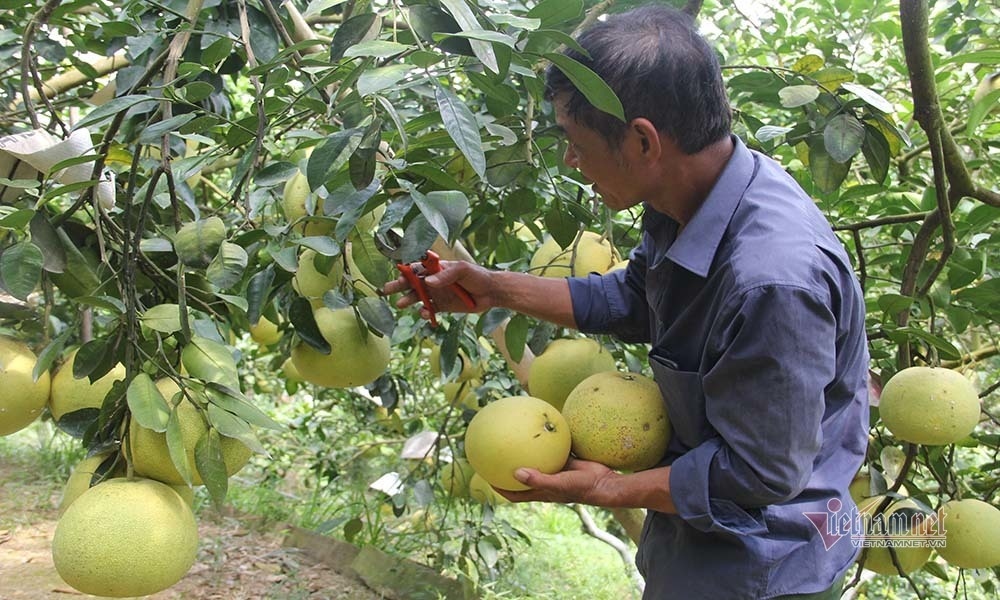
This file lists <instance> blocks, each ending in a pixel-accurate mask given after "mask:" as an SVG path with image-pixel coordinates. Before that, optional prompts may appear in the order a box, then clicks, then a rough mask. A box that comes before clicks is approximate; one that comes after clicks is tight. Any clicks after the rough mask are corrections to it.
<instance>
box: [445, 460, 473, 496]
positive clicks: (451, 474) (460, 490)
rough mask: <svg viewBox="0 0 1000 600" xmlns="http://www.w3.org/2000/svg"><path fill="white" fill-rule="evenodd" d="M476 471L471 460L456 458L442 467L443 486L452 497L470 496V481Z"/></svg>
mask: <svg viewBox="0 0 1000 600" xmlns="http://www.w3.org/2000/svg"><path fill="white" fill-rule="evenodd" d="M475 473H476V472H475V471H474V470H473V469H472V465H470V464H469V461H467V460H465V459H461V458H459V459H457V460H454V461H452V462H450V463H448V464H446V465H445V466H444V467H442V468H441V487H442V488H444V491H445V493H447V494H448V495H449V496H451V497H452V498H468V497H469V481H470V480H471V479H472V476H473V475H475Z"/></svg>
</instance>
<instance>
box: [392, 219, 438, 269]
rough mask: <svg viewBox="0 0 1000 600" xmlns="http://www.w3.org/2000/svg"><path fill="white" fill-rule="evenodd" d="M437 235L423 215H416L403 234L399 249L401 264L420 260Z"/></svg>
mask: <svg viewBox="0 0 1000 600" xmlns="http://www.w3.org/2000/svg"><path fill="white" fill-rule="evenodd" d="M437 237H438V233H437V231H436V230H435V229H434V227H433V226H432V225H431V224H430V222H429V221H428V220H427V217H425V216H424V215H422V214H421V215H417V217H416V218H414V219H413V220H412V221H410V224H409V225H407V226H406V230H405V231H404V232H403V243H402V245H401V246H400V248H399V257H400V260H401V262H404V263H409V262H416V261H418V260H420V257H421V256H423V255H424V253H425V252H427V250H429V249H430V247H431V245H432V244H433V243H434V241H435V240H436V239H437Z"/></svg>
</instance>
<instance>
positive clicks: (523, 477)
mask: <svg viewBox="0 0 1000 600" xmlns="http://www.w3.org/2000/svg"><path fill="white" fill-rule="evenodd" d="M514 477H515V478H516V479H517V480H518V481H520V482H521V483H523V484H525V485H528V486H531V488H532V489H530V490H525V491H523V492H511V491H508V490H499V489H498V490H497V493H499V494H500V495H502V496H503V497H504V498H507V499H508V500H510V501H511V502H559V503H562V504H568V503H572V502H578V503H581V504H590V505H592V506H604V507H613V506H615V500H616V498H615V494H614V491H613V490H614V481H615V480H616V479H617V478H618V477H620V475H619V474H618V473H616V472H614V471H613V470H611V469H609V468H608V467H606V466H604V465H602V464H601V463H596V462H592V461H589V460H580V459H576V458H570V459H569V462H567V463H566V466H565V467H563V470H562V471H559V472H558V473H553V474H551V475H549V474H546V473H542V472H541V471H536V470H535V469H528V468H520V469H518V470H517V471H516V472H515V473H514Z"/></svg>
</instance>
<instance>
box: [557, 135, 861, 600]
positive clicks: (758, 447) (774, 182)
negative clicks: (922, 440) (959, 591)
mask: <svg viewBox="0 0 1000 600" xmlns="http://www.w3.org/2000/svg"><path fill="white" fill-rule="evenodd" d="M733 139H734V145H735V148H734V152H733V155H732V157H731V158H730V160H729V162H728V164H727V166H726V167H725V169H724V171H723V173H722V175H721V176H720V178H719V180H718V181H717V182H716V184H715V186H714V187H713V189H712V191H711V193H710V194H709V195H708V197H707V198H706V199H705V201H704V203H703V204H702V205H701V206H700V207H699V208H698V210H697V212H696V213H695V215H694V216H693V217H692V219H691V221H690V222H689V223H688V224H687V226H686V227H684V228H683V229H681V230H680V232H678V229H679V227H678V223H677V222H676V221H674V220H673V219H671V218H669V217H667V216H666V215H664V214H662V213H658V212H656V211H655V210H653V209H652V207H649V206H647V207H646V210H645V215H644V217H643V235H642V241H641V243H640V245H639V246H638V247H637V248H636V249H635V250H634V251H633V253H632V255H631V260H630V262H629V266H628V268H627V269H626V270H623V271H616V272H612V273H609V274H607V275H604V276H600V275H597V274H591V275H589V276H587V277H577V278H571V279H570V280H569V283H570V293H571V295H572V300H573V312H574V316H575V318H576V323H577V325H578V327H579V328H580V329H581V330H582V331H585V332H589V333H610V334H613V335H616V336H617V337H619V338H621V339H623V340H625V341H630V342H648V343H650V344H651V348H650V352H649V363H650V366H651V368H652V370H653V374H654V376H655V379H656V382H657V383H658V384H659V387H660V390H661V392H662V393H663V397H664V400H665V402H666V405H667V414H668V416H669V419H670V423H671V439H670V444H669V447H668V450H667V454H666V456H665V457H664V459H663V461H662V463H661V465H671V471H670V489H671V493H672V496H673V502H674V504H675V505H676V507H677V511H678V513H679V514H677V515H670V514H665V513H659V512H656V511H648V513H647V516H646V522H645V524H644V527H643V533H642V539H641V541H640V544H639V551H638V554H637V556H636V564H637V566H638V567H639V570H640V572H641V573H642V574H643V576H644V577H645V578H646V593H645V595H644V598H652V599H656V600H665V599H672V598H677V599H683V600H694V599H700V598H708V599H712V600H724V599H728V598H755V599H756V598H772V597H775V596H780V595H785V594H803V593H812V592H818V591H823V590H825V589H827V588H828V587H829V586H830V585H831V584H832V583H833V581H834V580H835V579H836V578H837V577H839V576H840V575H841V574H843V573H845V572H846V570H847V569H848V568H849V567H850V565H851V563H852V561H853V560H854V558H855V557H856V555H857V552H858V549H857V548H855V547H854V545H852V543H851V540H850V539H846V538H845V539H838V540H835V541H836V543H834V544H832V547H830V548H829V549H827V545H826V544H824V541H823V538H822V536H821V535H820V531H819V530H818V529H817V527H816V526H815V525H814V524H813V523H812V522H811V521H810V519H809V518H808V517H807V516H806V515H805V514H804V513H825V512H829V510H830V509H829V507H830V506H837V504H836V503H834V504H832V505H830V504H828V502H829V501H830V500H831V499H834V498H836V499H838V500H839V501H840V503H841V504H840V506H842V507H844V510H850V508H851V507H853V506H854V504H853V502H852V500H851V499H850V496H849V495H848V493H847V487H848V484H849V483H850V481H851V479H852V478H853V476H854V475H855V474H856V472H857V470H858V468H859V467H860V465H861V463H862V460H863V458H864V453H865V449H866V445H867V441H868V387H867V383H868V350H867V344H866V339H865V321H864V299H863V294H862V292H861V289H860V286H859V285H858V282H857V280H856V278H855V276H854V272H853V270H852V268H851V264H850V261H849V259H848V257H847V254H846V252H845V251H844V249H843V247H842V246H841V244H840V241H839V240H838V239H837V238H836V236H835V235H834V234H833V232H832V231H831V228H830V225H829V224H828V223H827V221H826V219H825V218H824V217H823V215H822V214H821V213H820V211H819V210H818V209H817V208H816V206H815V205H814V204H813V202H812V201H811V200H810V198H809V197H808V196H807V195H806V194H805V193H804V192H803V191H802V189H801V188H800V187H799V186H798V185H797V184H796V183H795V181H794V180H793V179H792V178H791V177H789V176H788V174H786V173H785V172H784V171H783V170H782V169H781V167H780V166H779V165H778V164H777V163H775V162H774V161H772V160H771V159H769V158H767V157H766V156H763V155H761V154H759V153H757V152H754V151H751V150H749V149H748V148H747V147H746V146H745V145H743V143H742V142H741V141H739V140H738V139H737V138H735V137H734V138H733ZM623 401H625V399H623Z"/></svg>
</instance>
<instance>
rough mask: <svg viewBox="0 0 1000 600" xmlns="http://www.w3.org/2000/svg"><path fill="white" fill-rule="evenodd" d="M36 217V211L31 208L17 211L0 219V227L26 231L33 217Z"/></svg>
mask: <svg viewBox="0 0 1000 600" xmlns="http://www.w3.org/2000/svg"><path fill="white" fill-rule="evenodd" d="M36 183H37V182H36ZM34 216H35V211H33V210H31V209H30V208H22V209H20V210H15V211H13V212H11V213H10V214H8V215H6V216H4V217H3V218H0V227H3V228H5V229H18V230H20V229H24V226H25V225H27V224H28V223H30V222H31V219H32V217H34Z"/></svg>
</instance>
